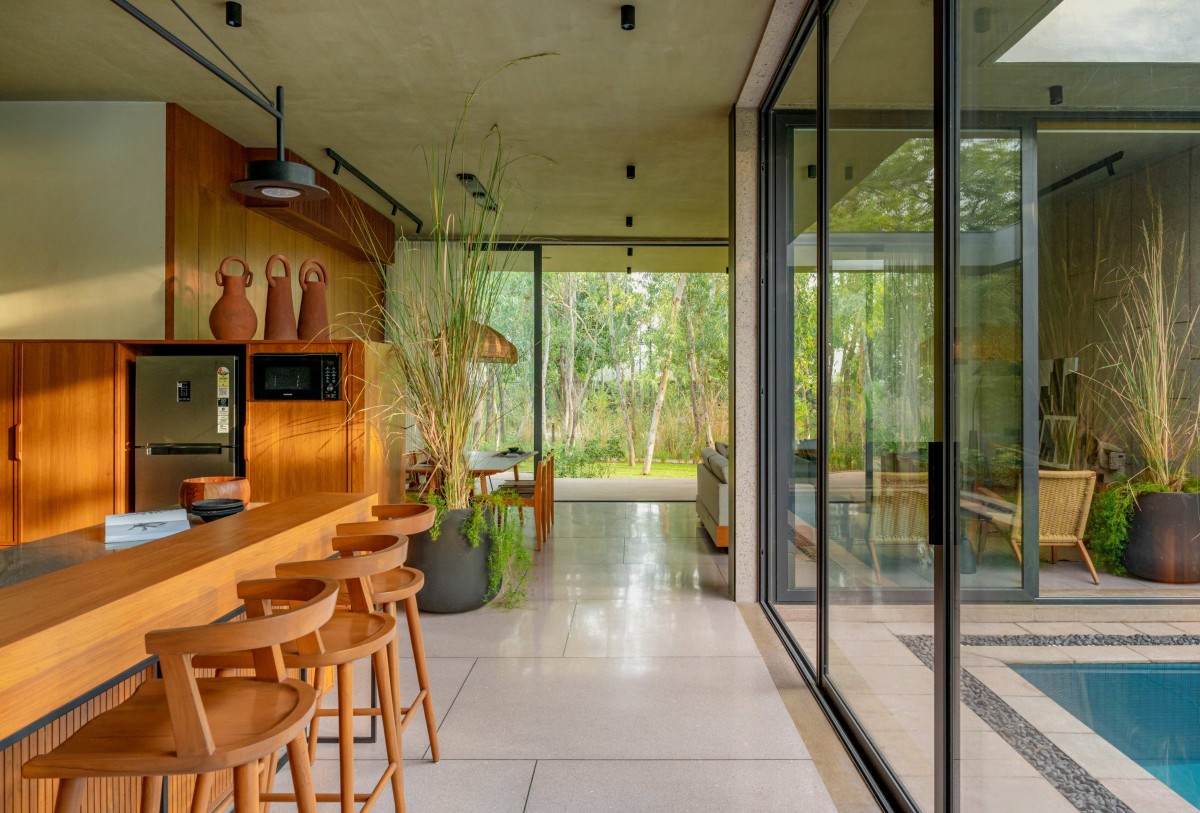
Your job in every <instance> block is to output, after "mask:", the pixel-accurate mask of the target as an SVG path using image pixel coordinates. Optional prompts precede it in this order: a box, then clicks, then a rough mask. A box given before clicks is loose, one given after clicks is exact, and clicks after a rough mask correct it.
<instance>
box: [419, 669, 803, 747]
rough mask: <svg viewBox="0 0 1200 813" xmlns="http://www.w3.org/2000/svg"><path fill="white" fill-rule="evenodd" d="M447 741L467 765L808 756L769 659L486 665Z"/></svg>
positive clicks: (444, 736) (453, 715)
mask: <svg viewBox="0 0 1200 813" xmlns="http://www.w3.org/2000/svg"><path fill="white" fill-rule="evenodd" d="M501 700H502V702H501ZM718 710H719V712H720V724H719V725H718V724H716V721H715V719H714V715H715V714H717V712H718ZM497 732H503V736H498V735H497ZM439 736H440V738H441V741H442V747H443V748H444V749H447V750H449V749H453V751H454V753H455V754H457V755H459V756H460V757H462V758H465V759H493V758H506V759H526V758H537V759H551V758H560V759H666V758H677V759H803V758H805V757H806V756H807V753H806V750H805V748H804V744H803V742H802V740H801V739H800V735H799V733H798V732H797V731H796V729H795V726H794V725H793V724H792V722H791V719H790V717H789V716H788V715H787V711H786V709H785V708H784V706H783V701H782V700H781V699H780V697H779V694H778V692H777V691H776V689H775V686H774V684H773V683H772V681H771V677H770V674H769V673H768V672H767V668H766V665H765V664H764V663H763V661H762V659H761V657H720V658H711V657H708V658H481V659H480V660H479V661H478V662H477V663H476V665H475V668H474V669H473V670H472V671H471V676H470V677H469V678H468V679H467V682H466V684H465V685H464V686H463V689H462V691H461V692H459V695H458V698H457V699H456V700H455V701H454V706H453V708H452V709H451V710H450V711H449V713H448V714H446V715H445V717H444V718H443V722H442V727H441V728H440V729H439Z"/></svg>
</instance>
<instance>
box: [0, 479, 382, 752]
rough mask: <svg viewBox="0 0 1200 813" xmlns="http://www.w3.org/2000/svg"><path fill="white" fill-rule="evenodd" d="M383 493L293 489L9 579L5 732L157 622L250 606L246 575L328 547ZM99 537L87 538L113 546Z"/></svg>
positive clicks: (3, 620) (2, 628)
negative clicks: (283, 496) (239, 590)
mask: <svg viewBox="0 0 1200 813" xmlns="http://www.w3.org/2000/svg"><path fill="white" fill-rule="evenodd" d="M376 501H377V497H376V496H375V495H374V494H306V495H303V496H299V497H293V498H291V499H287V500H281V501H280V502H276V503H271V504H269V505H264V506H263V507H261V508H257V509H255V510H253V511H245V512H243V513H241V514H235V515H234V516H232V517H226V518H224V519H222V520H220V521H219V522H214V523H212V524H208V525H201V526H198V527H195V528H192V529H191V530H188V531H184V532H182V533H178V534H174V535H173V536H169V537H165V538H163V539H159V540H155V541H153V542H147V543H145V544H143V545H138V546H137V547H133V548H129V549H127V550H121V551H115V552H113V553H111V554H109V555H106V556H102V557H100V558H96V559H92V560H90V561H84V562H83V563H82V564H78V565H74V566H71V567H67V568H65V569H62V570H57V571H55V572H52V573H48V574H46V575H44V576H38V577H36V578H32V579H29V580H27V581H22V582H20V583H19V584H15V585H13V586H11V587H5V588H3V589H0V739H5V738H7V737H9V736H11V735H12V734H14V733H16V732H18V731H20V730H21V729H22V728H24V727H25V726H27V725H29V724H31V723H33V722H35V721H37V720H39V719H41V718H42V717H44V716H45V715H47V714H49V713H51V712H53V711H54V710H56V709H58V708H60V707H61V706H63V705H66V704H68V703H70V702H71V701H73V700H75V699H76V698H78V697H80V696H82V695H84V694H86V693H87V692H89V691H90V690H92V689H93V688H95V687H96V686H99V685H101V684H103V683H105V682H106V681H108V680H110V679H111V678H113V677H115V676H117V675H119V674H121V673H122V672H124V671H126V670H128V669H131V668H133V667H134V666H136V665H137V664H139V663H141V662H142V661H144V660H146V658H147V655H146V648H145V640H144V639H145V635H146V633H147V632H149V631H151V630H155V629H163V628H167V627H183V626H191V625H196V624H206V623H210V622H212V621H215V620H216V619H218V618H220V617H221V616H222V615H225V614H226V613H229V612H231V611H232V610H234V609H236V608H237V607H238V606H240V603H241V602H240V601H239V600H238V598H237V594H236V585H237V583H238V582H239V581H244V580H245V579H257V578H269V577H271V576H273V575H274V572H275V565H277V564H279V563H281V562H288V561H297V560H303V559H315V558H324V557H326V556H328V555H329V553H330V549H329V540H330V539H331V538H332V537H333V535H334V526H335V525H337V524H338V523H340V522H361V521H365V520H369V519H370V516H371V506H372V505H374V504H375V502H376ZM89 532H91V533H92V537H89V536H88V534H89ZM63 536H64V537H69V536H71V535H70V534H65V535H63ZM94 536H95V533H94V531H90V530H89V529H85V530H83V531H80V532H79V538H78V539H77V540H76V541H77V542H78V544H84V545H86V544H88V543H89V542H90V543H91V544H96V545H100V546H101V547H102V546H103V542H102V541H101V540H100V539H96V538H94ZM56 539H61V537H56Z"/></svg>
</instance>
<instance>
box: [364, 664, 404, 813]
mask: <svg viewBox="0 0 1200 813" xmlns="http://www.w3.org/2000/svg"><path fill="white" fill-rule="evenodd" d="M371 660H372V661H373V662H374V664H375V686H376V688H377V689H378V690H379V716H380V717H382V718H383V743H384V746H385V747H386V749H387V755H388V759H389V760H390V761H392V762H394V763H396V770H395V771H393V772H392V799H393V800H394V801H395V802H396V813H404V753H403V751H402V750H401V749H400V725H399V723H398V722H397V720H396V706H395V705H394V704H393V703H392V679H391V672H392V665H391V664H390V663H388V661H389V660H390V657H389V656H388V653H387V652H386V651H385V650H383V649H378V650H376V651H375V653H374V654H372V655H371Z"/></svg>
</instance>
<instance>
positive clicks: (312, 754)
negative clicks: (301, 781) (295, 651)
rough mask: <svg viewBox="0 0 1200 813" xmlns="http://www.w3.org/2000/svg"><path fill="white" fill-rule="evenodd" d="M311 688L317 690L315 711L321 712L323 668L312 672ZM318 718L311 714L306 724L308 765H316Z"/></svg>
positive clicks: (319, 667) (323, 685)
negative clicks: (309, 720)
mask: <svg viewBox="0 0 1200 813" xmlns="http://www.w3.org/2000/svg"><path fill="white" fill-rule="evenodd" d="M313 688H314V689H316V690H317V711H320V710H321V699H322V698H323V697H324V696H325V667H323V666H318V667H317V668H316V669H314V670H313ZM320 719H321V718H320V717H318V716H317V715H316V714H313V718H312V722H311V723H309V724H308V764H309V765H315V764H316V763H317V741H318V739H319V738H320V736H321V724H320V722H319V721H320Z"/></svg>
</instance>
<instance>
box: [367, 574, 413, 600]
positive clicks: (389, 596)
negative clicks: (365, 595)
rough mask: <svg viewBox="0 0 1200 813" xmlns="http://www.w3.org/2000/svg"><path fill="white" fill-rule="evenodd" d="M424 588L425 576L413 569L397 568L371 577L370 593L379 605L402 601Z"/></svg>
mask: <svg viewBox="0 0 1200 813" xmlns="http://www.w3.org/2000/svg"><path fill="white" fill-rule="evenodd" d="M424 586H425V574H424V573H422V572H421V571H419V570H417V569H416V568H415V567H398V568H396V569H395V570H389V571H387V572H386V573H379V574H377V575H375V576H372V577H371V592H372V593H373V594H374V595H375V601H376V602H378V603H379V604H390V603H391V602H394V601H404V599H406V598H408V597H409V596H415V595H416V594H417V593H419V592H420V591H421V588H422V587H424Z"/></svg>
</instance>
